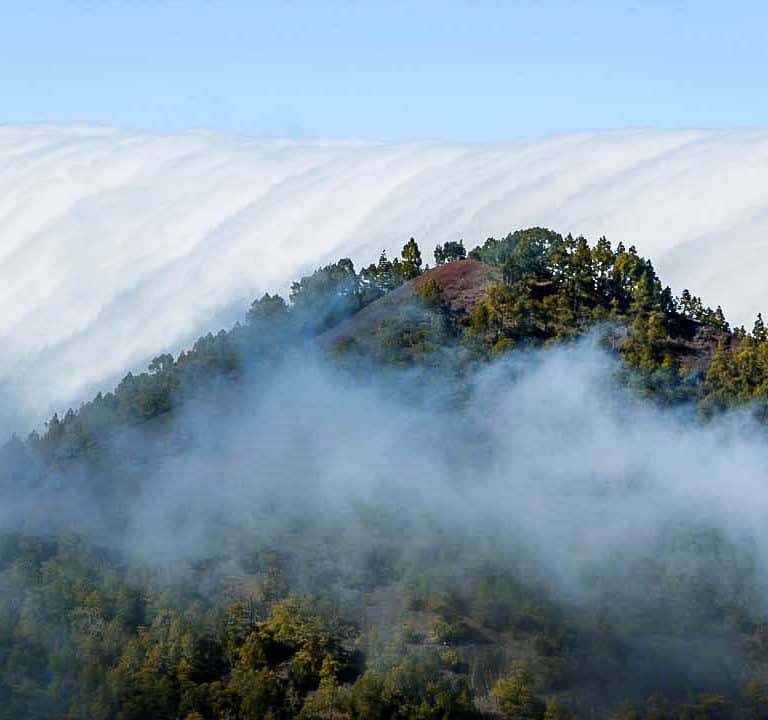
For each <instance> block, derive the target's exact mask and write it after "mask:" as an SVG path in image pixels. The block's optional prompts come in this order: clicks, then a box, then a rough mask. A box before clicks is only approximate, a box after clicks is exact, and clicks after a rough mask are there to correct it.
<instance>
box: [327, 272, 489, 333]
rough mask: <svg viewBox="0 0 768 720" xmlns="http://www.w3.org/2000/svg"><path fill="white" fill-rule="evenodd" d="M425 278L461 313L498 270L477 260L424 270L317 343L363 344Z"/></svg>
mask: <svg viewBox="0 0 768 720" xmlns="http://www.w3.org/2000/svg"><path fill="white" fill-rule="evenodd" d="M429 279H433V280H435V281H436V282H437V284H438V285H439V286H440V289H441V294H442V297H443V300H444V301H445V302H446V303H447V304H448V306H449V307H450V309H451V312H453V313H457V314H463V313H468V312H472V310H474V308H475V307H476V306H477V304H478V303H479V302H480V300H481V298H482V297H483V294H484V292H485V288H486V287H487V286H488V284H489V283H491V282H495V281H497V280H500V279H501V273H500V272H499V270H498V269H497V268H495V267H492V266H491V265H486V264H485V263H482V262H479V261H478V260H457V261H456V262H451V263H446V264H445V265H440V266H439V267H436V268H433V269H432V270H427V272H425V273H423V274H422V275H420V276H419V277H417V278H416V279H415V280H409V281H408V282H407V283H405V284H404V285H401V286H400V287H399V288H396V289H395V290H393V291H392V292H390V293H387V294H386V295H385V296H384V297H382V298H379V299H378V300H377V301H376V302H373V303H371V304H370V305H368V306H366V307H364V308H363V309H362V310H361V311H360V312H359V313H356V314H355V315H353V316H352V317H351V318H349V319H348V320H345V321H344V322H343V323H341V324H340V325H338V326H337V327H335V328H332V329H331V330H329V331H328V332H326V333H325V334H324V335H323V336H322V337H321V338H320V342H321V344H322V345H324V346H325V347H333V346H334V345H335V343H337V342H338V341H340V340H343V339H344V338H354V339H355V341H356V342H357V343H359V344H360V345H362V346H365V345H367V344H368V343H369V342H370V341H372V340H373V337H374V336H375V334H376V332H377V330H378V329H379V328H380V327H381V326H382V324H383V323H385V322H388V321H392V320H397V319H398V317H399V314H400V309H401V308H402V307H403V304H404V303H405V302H407V301H408V300H409V299H410V298H411V297H412V296H413V295H414V291H415V289H416V288H418V287H419V286H420V285H421V284H423V283H424V282H426V281H427V280H429Z"/></svg>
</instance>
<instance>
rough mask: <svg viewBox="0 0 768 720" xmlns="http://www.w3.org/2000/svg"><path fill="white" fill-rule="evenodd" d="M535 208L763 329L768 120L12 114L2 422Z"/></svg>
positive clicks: (526, 221) (0, 202)
mask: <svg viewBox="0 0 768 720" xmlns="http://www.w3.org/2000/svg"><path fill="white" fill-rule="evenodd" d="M530 225H545V226H548V227H551V228H553V229H556V230H558V231H560V232H563V233H565V232H572V233H574V234H579V233H580V234H584V235H586V236H587V237H588V238H590V239H591V240H594V239H596V238H597V237H598V236H600V235H607V236H608V238H609V239H610V240H612V241H614V243H615V242H618V241H619V240H621V241H622V242H624V244H625V245H630V244H635V245H637V247H638V249H639V251H640V252H641V253H642V254H644V255H649V256H651V257H652V258H654V260H655V262H656V266H657V269H658V270H659V273H660V274H661V276H662V278H663V280H664V281H665V282H667V283H669V284H670V285H671V286H672V289H673V290H674V291H675V292H676V293H678V292H679V291H680V290H682V289H683V288H684V287H688V288H690V289H691V291H692V292H694V293H695V294H699V295H701V296H702V297H703V299H704V301H705V302H706V303H709V304H717V303H722V304H723V308H724V310H725V312H726V314H727V316H728V317H729V319H730V320H731V321H732V322H735V323H736V324H741V323H744V324H746V325H747V326H748V327H751V323H752V321H753V318H754V316H755V314H756V313H757V311H758V310H761V309H763V310H768V284H766V282H765V280H764V273H766V271H768V253H767V252H766V249H767V248H766V241H768V130H738V131H722V130H675V131H668V130H622V131H601V132H580V133H574V134H568V135H559V136H555V137H548V138H541V139H529V140H521V141H517V142H510V143H507V144H499V145H458V144H448V143H439V142H408V143H381V142H365V141H348V140H329V141H324V140H278V139H255V138H248V137H233V136H227V135H222V134H218V133H213V132H201V131H194V132H193V131H190V132H184V133H177V134H153V133H145V132H132V131H125V130H115V129H110V128H101V127H86V126H43V125H29V126H0V310H1V312H2V324H1V325H0V389H1V391H2V392H0V402H2V404H3V407H4V409H3V410H2V411H0V430H6V428H12V427H16V428H19V426H20V425H21V429H23V428H24V422H27V423H29V422H33V423H36V422H39V421H40V420H41V419H43V417H44V416H45V415H46V414H47V413H50V412H51V411H52V410H53V409H57V410H61V409H62V408H65V407H66V406H67V405H68V404H71V403H77V402H79V401H80V400H82V399H85V398H87V397H88V396H90V395H91V394H92V393H93V392H94V391H95V389H97V388H99V389H106V388H108V387H109V386H110V385H111V384H112V383H113V382H114V381H115V380H116V379H118V378H119V377H120V376H121V375H122V374H124V373H125V372H126V371H127V370H129V369H133V370H136V369H141V368H142V367H143V365H144V364H145V363H146V361H147V360H148V359H149V358H151V357H152V356H153V355H154V354H156V353H158V352H160V351H165V350H170V351H176V350H178V349H180V348H181V347H183V346H184V345H185V344H187V343H189V342H190V340H192V339H193V338H195V337H196V336H197V335H199V334H200V333H202V332H207V331H208V330H211V329H216V328H217V327H219V326H224V325H228V324H230V323H231V322H232V321H234V319H236V318H237V317H241V316H242V313H243V311H244V309H245V306H246V304H247V303H248V302H249V301H250V300H251V299H252V298H253V297H255V296H256V295H259V294H261V293H263V292H265V291H280V292H283V293H284V292H285V291H286V289H287V285H288V283H289V281H290V280H292V279H293V278H295V277H297V276H298V275H299V274H300V273H302V272H305V271H309V270H311V269H313V268H314V267H315V266H317V265H319V264H321V263H324V262H327V261H331V260H335V259H337V258H338V257H340V256H349V257H351V258H352V259H353V260H354V261H355V263H356V264H358V265H359V264H360V263H361V262H370V261H371V260H375V259H376V258H377V257H378V254H379V253H380V251H381V250H382V249H383V248H385V249H386V250H387V251H388V252H389V254H390V256H392V255H394V254H396V253H397V252H398V251H399V249H400V247H401V246H402V244H403V242H404V241H405V240H407V239H408V237H410V236H412V235H413V236H415V237H416V239H417V240H418V242H419V243H420V245H421V247H422V251H423V253H424V255H425V257H426V256H428V255H429V254H431V249H432V248H433V246H434V245H435V244H436V243H438V242H445V241H446V240H451V239H459V238H464V239H465V242H466V244H467V245H468V246H470V247H472V246H474V245H475V244H478V243H481V242H482V241H483V240H484V239H485V238H486V237H487V236H489V235H495V236H499V235H503V234H506V233H507V232H508V231H509V230H514V229H517V228H520V227H526V226H530ZM424 251H426V252H424Z"/></svg>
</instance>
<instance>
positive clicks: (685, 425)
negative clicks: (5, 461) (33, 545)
mask: <svg viewBox="0 0 768 720" xmlns="http://www.w3.org/2000/svg"><path fill="white" fill-rule="evenodd" d="M616 370H617V365H616V363H615V361H614V360H613V359H612V358H611V357H609V356H608V355H607V354H605V353H604V352H603V351H601V350H600V349H598V348H597V347H596V346H595V345H594V344H592V343H591V342H590V341H582V342H580V343H577V344H574V345H569V346H561V347H557V348H552V349H546V350H541V351H536V352H529V353H519V354H518V355H516V356H515V355H512V356H511V357H507V358H503V359H499V360H498V361H496V362H495V363H493V364H492V365H491V366H489V367H485V368H483V369H480V370H477V371H476V372H472V373H464V374H463V375H459V374H457V373H456V372H455V368H453V367H452V366H450V365H444V366H437V367H431V368H430V369H428V370H425V369H422V370H418V371H417V370H411V371H407V370H403V371H390V372H387V373H386V374H375V373H370V374H368V373H350V372H349V371H348V370H343V369H342V370H340V369H339V368H338V367H333V366H331V365H330V364H329V363H328V362H326V361H324V360H322V359H320V358H319V357H306V356H303V357H300V356H298V355H293V356H291V357H289V358H288V359H286V360H285V361H283V362H282V363H281V364H280V366H279V367H278V368H277V369H275V370H274V371H273V372H271V373H270V374H269V376H268V377H261V379H260V380H258V381H254V382H252V383H250V384H248V385H246V386H245V387H242V386H240V387H238V388H237V389H236V390H234V391H233V390H231V389H230V390H228V391H227V392H226V394H224V395H222V394H218V395H217V396H216V397H217V401H216V403H215V404H214V403H212V402H208V401H205V400H197V401H195V402H191V403H189V404H187V405H186V406H185V407H184V408H183V409H181V410H176V411H174V416H173V420H172V422H171V421H160V422H158V421H152V423H151V424H150V427H149V428H147V427H144V428H140V429H137V430H133V431H125V432H121V433H120V435H119V436H117V437H114V438H112V441H111V449H110V457H111V460H110V463H111V470H110V471H109V473H107V476H106V477H105V476H104V469H103V467H102V469H101V470H100V471H99V476H98V477H97V476H96V475H95V473H94V472H93V471H92V470H89V469H88V468H86V467H83V466H76V467H74V468H70V469H68V470H67V471H65V472H59V471H53V470H45V471H43V470H42V469H39V470H38V471H37V472H30V470H29V468H26V469H25V470H24V471H23V472H22V471H21V470H20V469H17V470H15V471H14V470H13V469H9V468H6V469H5V470H6V477H7V480H6V484H5V485H4V486H3V487H2V490H1V492H2V499H1V501H0V508H1V509H0V527H2V528H3V529H6V530H8V529H17V530H18V529H21V530H25V531H34V532H40V531H41V530H50V531H54V530H55V531H59V530H62V529H67V528H69V529H74V530H76V531H78V532H86V533H87V534H92V535H93V537H94V539H95V540H97V541H98V542H99V543H101V544H105V545H108V546H110V547H114V548H117V549H119V550H120V551H122V552H125V553H127V554H128V555H131V556H133V557H134V558H135V559H137V560H140V561H141V562H145V563H149V564H150V565H152V566H154V567H159V568H162V569H163V570H164V571H170V572H171V573H172V574H174V575H176V574H183V573H184V572H186V570H187V569H188V568H189V567H190V566H192V565H194V564H195V563H198V562H200V561H203V560H205V561H209V560H210V559H212V558H219V559H222V558H229V561H231V562H235V560H234V559H235V558H237V557H238V556H239V555H238V553H240V554H242V553H241V551H242V549H243V544H244V543H246V544H247V543H248V542H251V541H253V542H254V543H255V542H256V541H257V539H258V541H259V542H262V543H269V544H273V545H275V546H277V545H279V546H280V547H281V548H282V549H283V550H284V551H287V552H289V553H293V554H294V555H295V557H296V558H297V562H300V563H301V564H302V565H303V567H304V569H305V572H304V573H299V574H300V575H301V576H302V577H303V578H304V579H305V581H306V583H307V585H308V586H310V585H311V584H312V583H311V578H312V577H324V578H326V580H327V577H329V576H328V575H324V574H323V573H324V571H321V566H341V565H345V566H349V567H347V570H346V571H348V572H354V571H355V570H354V567H353V566H354V565H355V563H358V564H359V565H360V567H362V564H363V563H364V558H365V557H367V556H368V555H369V554H370V553H371V552H372V551H375V550H376V548H377V547H378V546H386V548H387V549H388V552H391V553H393V557H394V560H393V561H392V562H393V564H394V566H395V567H396V568H397V570H396V572H397V573H399V574H403V573H405V574H407V573H408V572H414V573H418V572H420V571H421V569H422V566H421V564H420V563H421V560H420V558H422V556H423V554H424V552H426V549H427V548H434V547H436V546H441V545H444V546H448V547H453V548H462V549H464V550H465V552H464V553H458V554H457V555H456V557H455V559H454V561H452V562H451V567H450V568H448V569H447V571H449V572H450V573H455V572H456V571H457V568H458V567H459V566H460V565H461V564H462V563H464V562H467V563H470V562H472V556H473V553H479V554H487V555H493V556H494V557H496V558H498V559H500V560H501V561H502V562H504V561H505V559H507V560H509V561H510V562H515V563H520V562H521V559H522V558H524V564H525V567H526V568H527V569H526V572H528V573H530V574H531V577H534V576H535V577H536V578H537V580H538V581H543V582H545V583H546V585H547V586H548V587H550V588H551V589H552V591H553V592H556V593H557V594H558V595H561V596H562V597H563V598H564V599H567V600H568V601H569V602H573V603H576V604H579V605H580V604H583V603H588V602H590V601H594V600H595V595H596V594H598V593H606V592H615V593H619V594H621V595H624V596H630V597H631V596H635V595H636V599H637V600H638V601H640V600H642V601H643V602H645V601H648V599H649V597H650V595H654V596H655V595H656V593H657V592H661V590H662V589H660V588H653V587H650V588H649V587H647V586H646V585H644V583H643V581H642V569H643V567H644V565H645V564H646V563H648V562H650V561H656V560H658V559H659V558H658V556H659V553H664V554H665V557H664V558H663V559H664V562H665V563H666V564H667V565H668V566H670V567H672V568H673V569H674V572H675V573H677V574H679V575H683V576H692V575H699V574H704V575H707V578H708V581H711V582H713V583H715V584H718V583H725V584H727V582H728V579H727V577H726V575H727V574H728V573H729V572H731V571H732V570H734V569H735V568H737V567H738V568H741V569H742V570H743V569H744V568H747V569H748V571H749V575H750V577H751V578H752V579H753V580H754V582H755V583H756V584H755V586H754V588H755V590H762V589H764V588H765V586H766V581H767V580H768V564H767V563H766V558H768V528H767V527H766V524H765V518H766V515H767V513H768V500H767V499H766V494H765V492H764V490H765V468H766V467H768V445H766V443H765V437H764V433H763V432H762V431H761V430H760V429H758V428H757V427H756V426H753V425H752V424H751V422H750V420H749V419H748V417H747V416H746V414H745V415H740V414H739V415H731V416H727V417H725V418H723V419H720V420H718V421H711V422H708V423H707V424H704V423H703V422H701V421H700V420H699V419H697V417H696V415H695V413H694V412H693V411H690V412H689V411H686V410H683V411H680V410H676V411H674V412H673V411H669V410H660V409H659V408H657V407H652V406H650V405H648V404H646V403H644V402H643V401H642V400H640V399H639V398H637V397H635V396H633V395H632V394H631V393H630V392H629V391H626V390H620V389H619V386H618V383H617V380H616ZM21 477H23V478H24V481H23V482H24V483H26V486H22V485H21V483H20V480H19V478H21ZM30 478H32V479H30ZM126 478H131V480H130V483H128V482H126V480H125V479H126ZM123 485H125V487H123ZM712 543H715V544H717V546H718V547H720V550H718V552H714V553H709V552H704V550H703V548H704V547H705V546H708V545H709V546H711V545H712ZM720 543H724V544H725V545H724V547H728V548H729V553H731V554H729V555H727V556H724V555H723V552H724V551H723V549H722V547H721V546H720V545H719V544H720ZM238 548H239V550H237V549H238ZM334 553H339V557H334ZM422 559H423V558H422ZM310 568H312V569H311V570H310ZM232 569H233V568H232V566H229V567H228V571H232ZM326 580H323V583H325V582H326ZM307 589H309V590H312V589H314V590H317V589H318V588H311V587H307ZM322 590H323V591H326V592H327V591H331V590H332V587H330V586H328V585H327V584H325V585H323V586H322ZM670 592H672V591H671V590H670ZM733 599H734V600H738V601H739V602H747V601H749V602H753V601H754V602H757V603H758V604H759V605H760V607H759V608H758V609H759V611H761V612H762V611H765V610H768V608H765V607H764V606H763V605H764V600H763V599H762V596H759V595H758V596H756V597H755V598H751V597H750V598H746V597H744V596H742V597H740V598H733ZM667 600H669V602H670V603H674V598H672V597H669V598H665V597H664V592H661V595H660V597H659V598H658V601H659V602H666V601H667Z"/></svg>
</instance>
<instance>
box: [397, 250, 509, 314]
mask: <svg viewBox="0 0 768 720" xmlns="http://www.w3.org/2000/svg"><path fill="white" fill-rule="evenodd" d="M430 278H431V279H433V280H435V281H436V282H437V284H438V285H439V286H440V288H441V289H442V296H443V300H444V301H445V302H446V303H447V304H448V306H449V307H450V308H451V311H452V312H456V313H465V312H472V310H474V309H475V307H476V306H477V304H478V303H479V302H480V299H481V298H482V297H483V294H484V293H485V288H486V287H487V285H488V283H491V282H496V281H497V280H501V273H500V272H499V271H498V269H497V268H495V267H492V266H491V265H486V264H485V263H481V262H479V261H478V260H457V261H456V262H452V263H446V264H445V265H440V266H439V267H436V268H433V269H432V270H428V271H427V272H425V273H424V274H423V275H420V276H419V277H417V278H416V279H415V280H411V282H409V283H407V284H406V287H409V286H410V288H411V292H413V290H412V288H416V287H419V285H421V284H422V283H423V282H424V281H426V280H428V279H430Z"/></svg>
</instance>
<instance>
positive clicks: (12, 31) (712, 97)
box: [0, 0, 768, 141]
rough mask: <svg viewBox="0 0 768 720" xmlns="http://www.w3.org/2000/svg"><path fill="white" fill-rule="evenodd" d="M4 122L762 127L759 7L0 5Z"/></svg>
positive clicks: (496, 130)
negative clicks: (1, 6) (0, 10)
mask: <svg viewBox="0 0 768 720" xmlns="http://www.w3.org/2000/svg"><path fill="white" fill-rule="evenodd" d="M0 18H1V19H0V122H6V123H8V122H29V121H35V122H90V123H101V124H108V125H117V126H121V127H135V128H144V129H153V130H172V129H178V128H188V127H206V128H217V129H222V130H226V131H233V132H242V133H249V134H261V135H286V136H302V137H307V136H309V137H312V136H318V137H350V136H352V137H365V138H381V139H388V140H394V139H410V138H438V139H446V140H458V141H499V140H505V139H510V138H515V137H520V136H531V135H541V134H549V133H553V132H562V131H570V130H578V129H592V128H607V127H636V126H653V127H744V126H765V125H768V92H766V78H767V77H768V3H765V2H746V1H744V2H738V1H737V2H724V1H721V2H709V1H707V0H704V1H699V2H675V1H674V0H669V1H668V2H654V1H646V2H642V1H641V0H634V1H633V2H622V1H621V0H617V1H616V2H609V1H607V0H606V1H605V2H594V1H592V2H590V1H587V0H585V1H583V2H565V1H564V0H563V1H560V2H555V1H551V2H530V1H527V0H518V1H513V0H510V1H509V2H483V1H478V2H471V3H470V2H450V1H448V0H443V2H421V3H404V2H396V1H393V2H359V3H351V2H349V3H348V2H320V1H319V0H317V1H316V2H284V3H258V2H234V1H231V2H228V1H227V0H220V1H218V2H215V1H214V0H206V1H205V2H202V1H201V2H195V1H194V0H187V1H186V2H181V1H177V0H173V1H170V0H169V1H167V2H160V1H159V0H132V1H130V2H128V1H117V0H101V1H99V2H96V1H95V0H90V1H86V0H58V1H57V2H47V3H46V2H39V1H38V2H36V1H35V0H28V1H25V2H7V3H3V8H2V15H1V16H0Z"/></svg>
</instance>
